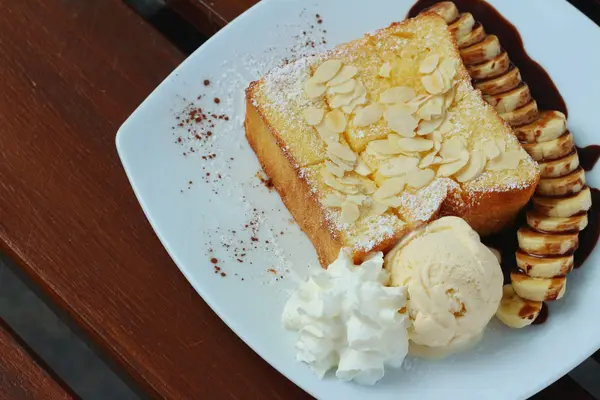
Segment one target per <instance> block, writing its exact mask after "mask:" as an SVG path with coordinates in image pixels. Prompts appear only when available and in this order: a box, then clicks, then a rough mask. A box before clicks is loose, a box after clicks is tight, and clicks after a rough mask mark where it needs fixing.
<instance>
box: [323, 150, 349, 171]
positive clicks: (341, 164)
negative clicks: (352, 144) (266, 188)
mask: <svg viewBox="0 0 600 400" xmlns="http://www.w3.org/2000/svg"><path fill="white" fill-rule="evenodd" d="M327 157H329V160H330V161H332V162H333V163H334V164H335V165H337V166H338V167H340V168H341V169H343V170H344V171H346V172H348V171H352V170H353V169H354V164H355V163H354V162H353V161H347V160H343V159H341V158H339V157H338V156H336V155H335V154H333V153H332V152H331V149H330V148H329V147H328V148H327Z"/></svg>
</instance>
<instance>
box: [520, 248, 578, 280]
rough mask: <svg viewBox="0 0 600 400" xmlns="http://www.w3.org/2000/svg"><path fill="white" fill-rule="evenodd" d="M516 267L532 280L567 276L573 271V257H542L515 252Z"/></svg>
mask: <svg viewBox="0 0 600 400" xmlns="http://www.w3.org/2000/svg"><path fill="white" fill-rule="evenodd" d="M516 258H517V266H518V267H519V268H521V269H522V270H523V271H525V273H526V274H527V275H529V276H532V277H534V278H552V277H555V276H564V275H567V274H568V273H569V272H571V270H572V269H573V256H572V255H568V256H557V257H543V256H534V255H531V254H527V253H524V252H522V251H517V253H516Z"/></svg>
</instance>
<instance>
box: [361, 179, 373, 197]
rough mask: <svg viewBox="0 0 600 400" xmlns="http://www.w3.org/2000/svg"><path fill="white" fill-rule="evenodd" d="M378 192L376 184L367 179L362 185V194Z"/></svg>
mask: <svg viewBox="0 0 600 400" xmlns="http://www.w3.org/2000/svg"><path fill="white" fill-rule="evenodd" d="M376 190H377V185H376V184H375V182H373V181H370V180H368V179H365V180H363V181H362V182H361V184H360V192H361V193H364V194H367V195H369V194H373V193H375V191H376Z"/></svg>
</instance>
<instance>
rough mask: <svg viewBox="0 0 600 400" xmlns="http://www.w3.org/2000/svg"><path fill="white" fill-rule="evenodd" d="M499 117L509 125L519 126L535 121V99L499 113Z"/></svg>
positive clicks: (536, 107)
mask: <svg viewBox="0 0 600 400" xmlns="http://www.w3.org/2000/svg"><path fill="white" fill-rule="evenodd" d="M500 117H501V118H502V119H503V120H505V121H506V122H507V123H508V124H509V125H510V126H521V125H526V124H529V123H530V122H532V121H535V120H536V119H537V117H538V106H537V102H536V101H535V100H531V101H530V102H529V103H528V104H526V105H524V106H523V107H521V108H518V109H516V110H514V111H509V112H505V113H501V114H500Z"/></svg>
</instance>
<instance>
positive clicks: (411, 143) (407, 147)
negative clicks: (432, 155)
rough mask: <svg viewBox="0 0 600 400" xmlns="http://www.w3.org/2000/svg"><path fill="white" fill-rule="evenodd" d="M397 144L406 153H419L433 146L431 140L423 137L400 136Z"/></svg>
mask: <svg viewBox="0 0 600 400" xmlns="http://www.w3.org/2000/svg"><path fill="white" fill-rule="evenodd" d="M397 144H398V147H400V148H401V149H402V150H403V151H406V152H408V153H419V152H422V151H427V150H430V149H432V148H433V140H428V139H424V138H402V139H399V140H398V141H397Z"/></svg>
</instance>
